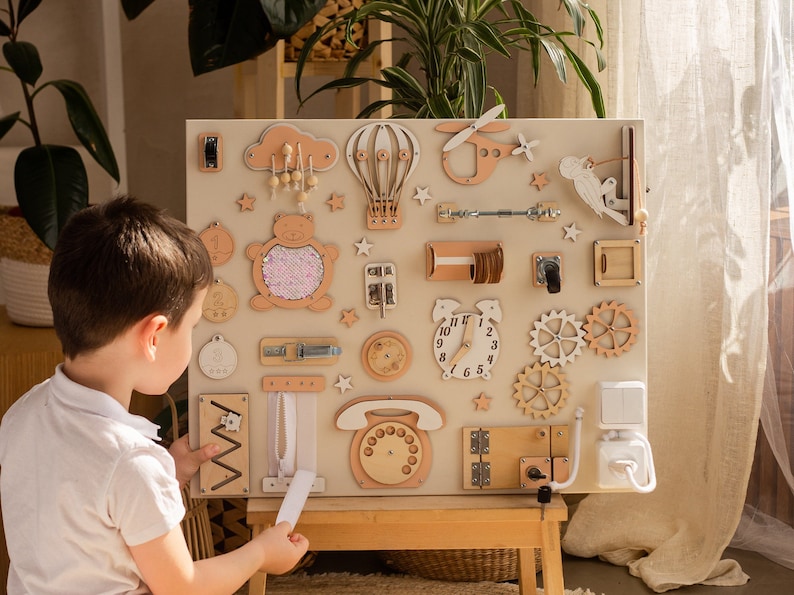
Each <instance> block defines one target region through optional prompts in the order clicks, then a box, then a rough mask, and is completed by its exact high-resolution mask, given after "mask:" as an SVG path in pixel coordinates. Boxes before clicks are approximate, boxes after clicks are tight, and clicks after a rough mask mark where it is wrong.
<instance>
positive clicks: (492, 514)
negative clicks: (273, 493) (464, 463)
mask: <svg viewBox="0 0 794 595" xmlns="http://www.w3.org/2000/svg"><path fill="white" fill-rule="evenodd" d="M281 501H282V499H281V498H249V500H248V515H247V522H248V524H249V525H250V526H251V528H252V531H253V533H254V535H257V534H258V533H260V532H261V531H263V530H264V529H265V528H266V527H269V526H271V525H272V524H273V523H274V522H275V519H276V515H277V514H278V509H279V507H280V506H281ZM540 517H541V510H540V505H539V504H538V503H537V502H536V501H535V498H534V497H533V496H532V495H530V494H527V495H495V496H494V495H483V496H480V495H472V496H399V497H398V496H374V497H355V498H322V497H319V498H309V500H308V501H307V502H306V506H305V508H304V509H303V513H302V515H301V517H300V520H299V521H298V526H297V527H296V530H297V531H298V532H300V533H302V534H303V535H305V536H306V537H307V538H308V539H309V544H310V545H309V547H310V549H311V550H313V551H348V550H361V551H367V550H425V549H427V550H430V549H506V548H516V550H517V551H518V574H519V576H518V585H519V592H520V593H521V595H535V594H536V593H537V582H536V578H535V556H534V550H535V549H540V551H541V562H542V573H543V585H544V592H545V594H546V595H563V593H564V588H563V576H562V556H561V551H560V523H561V522H562V521H565V520H567V519H568V508H567V507H566V505H565V502H563V499H562V497H561V496H560V495H559V494H554V495H553V496H552V500H551V502H550V503H549V504H547V505H546V510H545V514H544V520H542V521H541V519H540ZM266 583H267V576H266V575H265V573H257V574H256V575H254V577H252V578H251V581H250V583H249V593H250V595H264V593H265V589H266V586H267V585H266Z"/></svg>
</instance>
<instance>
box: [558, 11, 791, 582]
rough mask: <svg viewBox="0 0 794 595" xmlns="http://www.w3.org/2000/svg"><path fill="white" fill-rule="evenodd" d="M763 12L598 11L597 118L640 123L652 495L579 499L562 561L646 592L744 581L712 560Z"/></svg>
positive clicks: (754, 420)
mask: <svg viewBox="0 0 794 595" xmlns="http://www.w3.org/2000/svg"><path fill="white" fill-rule="evenodd" d="M769 10H770V2H768V1H765V0H757V1H754V2H753V1H751V2H747V1H746V0H744V1H738V0H734V1H724V0H723V1H715V2H695V3H693V2H689V1H684V0H671V1H668V2H636V0H625V1H615V2H609V3H608V5H607V8H606V12H605V13H603V14H605V17H606V18H605V22H606V25H607V28H608V38H609V55H608V61H609V64H610V70H609V72H608V74H607V77H606V79H605V87H606V89H607V98H608V105H609V108H610V114H609V115H610V116H617V117H641V118H644V119H645V122H646V125H645V132H646V176H647V180H645V182H646V185H647V186H648V187H649V188H650V191H649V193H648V197H647V208H648V209H649V211H650V213H651V219H650V221H649V228H648V229H649V231H648V271H647V277H648V313H649V320H648V321H647V322H646V328H647V333H648V341H649V362H648V366H649V390H648V395H649V401H650V402H649V434H650V436H649V437H650V440H651V443H652V444H653V448H654V456H655V459H656V467H657V476H658V488H657V490H656V491H655V492H654V493H652V494H649V495H639V494H603V495H599V494H595V495H590V496H588V497H587V498H585V500H583V501H582V502H581V503H580V504H579V506H578V508H577V510H576V511H575V512H574V514H573V516H572V519H571V522H570V523H569V526H568V529H567V533H566V535H565V537H564V548H565V549H566V550H567V551H568V552H570V553H573V554H576V555H580V556H587V557H590V556H596V555H598V556H601V557H603V558H605V559H607V560H609V561H611V562H613V563H616V564H625V565H627V566H628V567H629V571H630V572H631V573H632V574H633V575H635V576H639V577H641V578H642V579H643V580H644V581H645V582H646V583H647V584H648V586H649V587H651V588H652V589H653V590H655V591H657V592H663V591H667V590H670V589H674V588H677V587H679V586H682V585H688V584H696V583H707V584H717V585H738V584H742V583H744V582H746V580H747V576H746V575H745V574H744V573H743V572H742V570H741V568H740V567H739V565H738V564H737V563H735V562H733V561H731V560H722V559H721V558H722V554H723V551H724V549H725V548H726V547H727V546H728V544H729V543H730V541H731V538H732V536H733V535H734V532H735V530H736V528H737V525H738V524H739V521H740V517H741V515H742V509H743V505H744V502H745V495H746V490H747V485H748V479H749V477H750V472H751V466H752V461H753V454H754V450H755V443H756V429H757V427H758V420H759V413H760V411H761V396H762V392H763V386H764V378H765V370H766V361H767V338H768V337H767V325H766V324H765V321H766V320H767V315H768V307H767V275H768V259H769V212H770V196H771V184H772V177H771V175H772V169H771V164H772V151H771V147H772V136H771V128H770V114H771V112H770V109H769V107H770V105H771V103H770V102H771V97H770V92H769V90H768V89H767V87H766V86H767V85H768V83H769V81H768V80H767V79H766V78H765V75H766V71H765V68H764V65H765V57H766V55H767V53H766V52H767V45H768V42H769V39H768V31H767V27H768V25H769V22H770V21H769V19H768V18H767V17H768V15H769ZM790 332H794V328H792V330H791V331H790Z"/></svg>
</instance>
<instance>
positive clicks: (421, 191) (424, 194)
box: [414, 186, 432, 206]
mask: <svg viewBox="0 0 794 595" xmlns="http://www.w3.org/2000/svg"><path fill="white" fill-rule="evenodd" d="M431 198H432V197H431V196H430V188H420V187H419V186H417V187H416V194H414V199H415V200H418V201H419V204H421V205H422V206H425V201H426V200H430V199H431Z"/></svg>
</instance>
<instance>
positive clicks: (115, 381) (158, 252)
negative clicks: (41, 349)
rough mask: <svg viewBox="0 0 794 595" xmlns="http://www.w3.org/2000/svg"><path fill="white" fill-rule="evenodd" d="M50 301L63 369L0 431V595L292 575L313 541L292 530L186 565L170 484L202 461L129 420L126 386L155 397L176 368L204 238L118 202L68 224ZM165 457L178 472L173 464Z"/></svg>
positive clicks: (186, 338)
mask: <svg viewBox="0 0 794 595" xmlns="http://www.w3.org/2000/svg"><path fill="white" fill-rule="evenodd" d="M50 271H51V272H50V280H49V296H50V302H51V304H52V310H53V320H54V326H55V331H56V333H57V335H58V338H59V339H60V340H61V344H62V346H63V353H64V363H63V364H61V365H59V366H58V368H57V369H56V371H55V375H54V376H52V377H51V378H50V379H48V380H46V381H45V382H43V383H42V384H39V385H38V386H36V387H34V388H33V389H31V390H30V391H29V392H28V393H26V394H25V395H24V396H23V397H22V398H20V399H19V400H18V401H17V402H16V403H15V404H14V405H13V406H12V407H11V409H10V410H9V411H8V413H7V414H6V415H5V416H4V417H3V420H2V424H1V425H0V469H1V470H0V495H1V496H2V511H3V522H4V528H5V536H6V541H7V544H8V551H9V556H10V559H11V568H10V569H9V578H8V593H9V594H11V595H14V594H17V593H37V594H39V593H149V592H151V593H155V594H159V593H163V594H167V595H175V594H178V593H190V594H191V595H197V594H199V593H224V594H230V593H233V592H234V591H235V590H236V589H237V588H239V587H240V586H241V585H242V584H244V583H245V581H246V580H247V579H248V578H249V577H250V576H251V575H252V574H253V573H254V572H256V571H257V570H262V571H264V572H268V573H273V574H279V573H284V572H286V571H287V570H289V569H290V568H292V567H293V566H294V565H295V564H296V563H297V562H298V561H299V560H300V558H301V556H302V555H303V554H304V553H305V552H306V549H307V547H308V541H307V540H306V538H305V537H303V536H301V535H299V534H295V533H293V534H291V535H290V531H291V527H290V526H289V523H280V524H279V525H277V526H275V527H272V528H270V529H268V530H267V531H264V532H263V533H261V534H260V535H258V536H257V537H255V538H254V539H253V540H252V541H250V542H249V543H247V544H246V545H244V546H243V547H241V548H239V549H237V550H235V551H233V552H230V553H228V554H224V555H222V556H218V557H215V558H209V559H206V560H202V561H200V562H193V560H192V559H191V556H190V553H189V552H188V549H187V545H186V543H185V539H184V536H183V535H182V532H181V529H180V526H179V522H180V521H181V519H182V517H183V516H184V513H185V510H184V507H183V504H182V498H181V494H180V490H179V483H178V481H177V479H176V478H177V475H178V474H179V472H180V471H182V473H181V474H180V477H182V476H184V469H177V468H178V467H180V466H181V465H182V464H185V465H188V466H191V465H192V469H191V470H192V471H195V469H196V468H197V463H198V462H199V461H200V460H205V459H206V458H207V457H208V456H211V448H206V449H204V450H205V451H206V452H200V451H199V452H197V453H193V454H192V455H191V454H189V448H188V447H186V442H182V441H179V442H178V443H177V445H178V447H177V448H176V449H172V452H175V454H174V455H173V456H172V455H170V454H169V453H168V451H166V450H165V449H164V448H163V447H161V446H159V445H157V444H155V443H154V442H153V439H156V435H157V426H155V425H154V424H152V423H151V422H149V421H148V420H146V419H145V418H142V417H139V416H135V415H132V414H130V413H129V411H128V409H129V404H130V398H131V394H132V391H133V390H137V391H139V392H141V393H144V394H153V395H156V394H162V393H163V392H165V391H166V390H167V389H168V387H169V386H170V385H171V383H173V382H174V380H176V379H177V378H178V377H179V375H180V374H181V373H182V371H183V370H184V369H185V367H186V366H187V363H188V361H189V359H190V357H191V339H190V335H191V330H192V328H193V327H194V326H195V325H196V323H197V322H198V320H199V318H200V316H201V304H202V301H203V299H204V296H205V294H206V292H207V288H208V286H209V284H210V282H211V281H212V266H211V264H210V261H209V257H208V255H207V252H206V250H205V248H204V246H203V245H202V243H201V241H200V240H199V239H198V238H197V237H196V235H195V234H194V233H193V232H192V231H191V230H190V229H189V228H187V227H186V226H185V225H183V224H182V223H180V222H179V221H176V220H175V219H172V218H170V217H168V216H167V215H165V214H164V213H163V212H161V211H159V210H157V209H155V208H153V207H151V206H149V205H146V204H144V203H141V202H138V201H136V200H135V199H132V198H129V197H122V198H118V199H115V200H112V201H110V202H108V203H106V204H103V205H99V206H94V207H90V208H88V209H86V210H83V211H80V212H79V213H77V214H76V215H74V216H73V217H72V218H71V219H70V220H69V222H68V223H67V225H66V226H65V227H64V229H63V231H62V233H61V236H60V238H59V241H58V244H57V246H56V248H55V253H54V255H53V259H52V265H51V267H50ZM174 457H176V463H175V458H174Z"/></svg>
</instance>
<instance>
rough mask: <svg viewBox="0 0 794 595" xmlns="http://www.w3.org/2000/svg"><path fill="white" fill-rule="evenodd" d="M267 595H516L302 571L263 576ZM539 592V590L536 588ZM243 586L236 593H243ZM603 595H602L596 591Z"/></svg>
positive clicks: (569, 593)
mask: <svg viewBox="0 0 794 595" xmlns="http://www.w3.org/2000/svg"><path fill="white" fill-rule="evenodd" d="M266 591H267V595H304V594H306V593H323V595H373V594H376V595H382V594H384V593H386V594H388V593H394V594H395V595H396V594H398V593H399V594H400V595H404V594H406V593H421V594H422V595H518V585H514V584H512V583H492V582H479V583H458V582H451V581H431V580H427V579H423V578H418V577H414V576H405V575H382V574H367V575H362V574H347V573H332V574H306V573H303V572H298V573H295V574H293V575H290V576H284V577H279V576H272V577H269V578H268V579H267V590H266ZM538 593H539V595H542V593H543V589H538ZM247 594H248V587H247V586H246V587H243V588H242V589H241V590H240V591H238V592H237V594H236V595H247ZM565 595H598V594H596V593H593V592H592V591H590V590H589V589H575V590H568V589H565ZM600 595H603V594H600Z"/></svg>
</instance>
